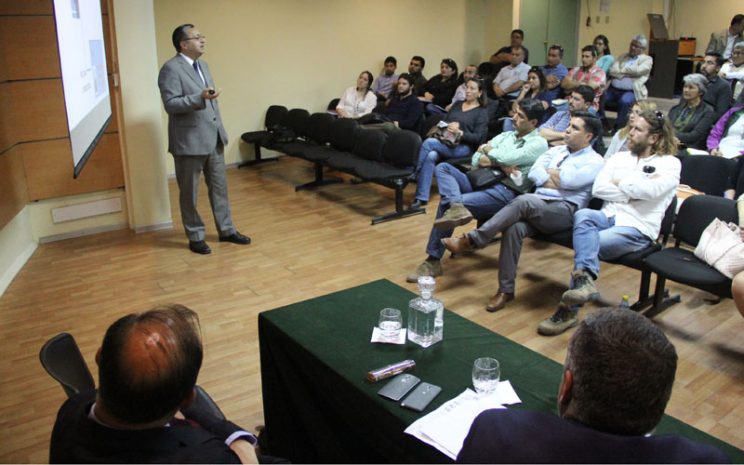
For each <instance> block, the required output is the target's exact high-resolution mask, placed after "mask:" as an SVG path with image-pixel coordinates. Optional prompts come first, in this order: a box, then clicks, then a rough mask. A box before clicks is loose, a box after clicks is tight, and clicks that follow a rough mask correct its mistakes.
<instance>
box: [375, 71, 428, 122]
mask: <svg viewBox="0 0 744 465" xmlns="http://www.w3.org/2000/svg"><path fill="white" fill-rule="evenodd" d="M423 111H424V106H423V104H422V103H421V102H420V101H419V99H418V98H417V97H416V96H415V95H414V86H413V78H412V77H411V75H410V74H408V73H403V74H401V75H400V76H398V83H397V85H396V88H395V91H394V92H393V93H392V94H391V96H390V98H389V99H388V100H387V101H386V102H385V107H384V108H383V109H382V113H381V114H382V116H383V117H384V119H385V120H386V122H387V123H392V124H393V125H395V127H397V128H400V129H410V130H412V131H415V130H416V129H417V127H418V123H419V120H420V119H421V114H422V113H423ZM387 123H386V124H387Z"/></svg>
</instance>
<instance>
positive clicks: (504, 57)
mask: <svg viewBox="0 0 744 465" xmlns="http://www.w3.org/2000/svg"><path fill="white" fill-rule="evenodd" d="M509 38H510V44H509V45H506V46H504V47H501V48H500V49H499V50H498V51H497V52H496V53H494V54H493V55H491V59H490V60H489V61H490V62H491V63H492V64H494V65H497V66H499V69H500V68H503V67H504V66H506V65H508V64H509V63H511V54H512V52H513V51H514V50H513V49H514V47H522V52H523V54H524V62H525V63H529V62H530V51H529V50H527V47H525V46H524V45H523V44H522V43H523V42H524V31H523V30H521V29H514V30H513V31H511V34H510V36H509ZM496 72H498V70H496Z"/></svg>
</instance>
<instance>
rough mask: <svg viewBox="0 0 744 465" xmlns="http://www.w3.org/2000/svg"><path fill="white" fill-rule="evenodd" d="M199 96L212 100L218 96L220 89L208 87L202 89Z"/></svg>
mask: <svg viewBox="0 0 744 465" xmlns="http://www.w3.org/2000/svg"><path fill="white" fill-rule="evenodd" d="M201 96H202V98H204V99H206V100H214V99H216V98H217V97H219V96H220V91H219V90H216V89H212V88H211V87H209V88H207V89H204V90H203V91H202V93H201Z"/></svg>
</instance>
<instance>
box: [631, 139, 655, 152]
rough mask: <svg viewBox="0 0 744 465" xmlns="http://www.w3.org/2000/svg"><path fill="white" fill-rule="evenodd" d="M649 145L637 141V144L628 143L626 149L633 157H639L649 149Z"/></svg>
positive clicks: (645, 142)
mask: <svg viewBox="0 0 744 465" xmlns="http://www.w3.org/2000/svg"><path fill="white" fill-rule="evenodd" d="M650 145H651V144H649V143H648V142H647V141H645V140H644V141H639V142H633V141H630V142H629V143H628V148H629V149H630V151H631V153H633V154H634V155H640V154H642V153H643V152H645V151H646V149H647V148H649V146H650Z"/></svg>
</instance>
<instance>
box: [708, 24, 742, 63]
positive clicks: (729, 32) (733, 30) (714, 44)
mask: <svg viewBox="0 0 744 465" xmlns="http://www.w3.org/2000/svg"><path fill="white" fill-rule="evenodd" d="M742 31H744V15H742V14H738V15H736V16H734V17H733V18H731V25H730V26H729V27H728V29H724V30H723V31H721V32H714V33H712V34H711V35H710V41H709V42H708V47H707V48H706V49H705V53H706V54H708V53H717V54H719V55H721V56H722V57H723V58H725V59H727V60H728V59H729V58H731V53H732V52H733V50H734V45H736V44H738V43H741V42H744V35H742Z"/></svg>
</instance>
